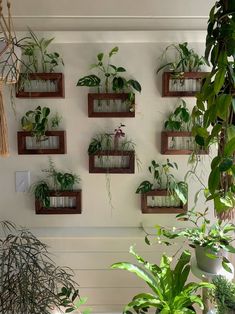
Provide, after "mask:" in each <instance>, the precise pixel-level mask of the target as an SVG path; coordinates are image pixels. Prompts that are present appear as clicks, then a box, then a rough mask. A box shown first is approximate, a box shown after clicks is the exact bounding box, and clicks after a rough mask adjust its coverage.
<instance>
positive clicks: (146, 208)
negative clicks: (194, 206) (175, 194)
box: [141, 190, 187, 214]
mask: <svg viewBox="0 0 235 314" xmlns="http://www.w3.org/2000/svg"><path fill="white" fill-rule="evenodd" d="M166 196H169V193H168V192H167V190H152V191H149V192H147V193H143V194H141V211H142V213H143V214H180V213H185V212H186V211H187V204H185V205H183V203H182V202H180V205H179V206H178V207H174V206H172V205H171V204H170V203H169V206H166V205H164V204H163V206H157V205H155V204H154V205H153V206H150V205H149V204H148V199H149V197H151V198H154V202H155V199H157V197H166Z"/></svg>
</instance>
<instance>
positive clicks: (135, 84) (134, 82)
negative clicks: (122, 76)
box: [127, 80, 141, 92]
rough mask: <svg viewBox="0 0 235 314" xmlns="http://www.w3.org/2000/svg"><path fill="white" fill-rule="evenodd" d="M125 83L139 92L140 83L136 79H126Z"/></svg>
mask: <svg viewBox="0 0 235 314" xmlns="http://www.w3.org/2000/svg"><path fill="white" fill-rule="evenodd" d="M127 84H128V85H130V86H132V87H133V88H134V89H135V90H137V92H141V85H140V83H139V82H138V81H136V80H129V81H127Z"/></svg>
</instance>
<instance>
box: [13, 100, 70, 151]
mask: <svg viewBox="0 0 235 314" xmlns="http://www.w3.org/2000/svg"><path fill="white" fill-rule="evenodd" d="M50 113H51V111H50V108H48V107H41V106H38V107H37V108H35V109H34V110H29V111H27V112H26V113H25V115H24V116H23V117H22V118H21V127H22V130H23V132H18V151H19V154H22V153H24V154H26V153H30V152H34V153H47V154H49V153H57V154H58V153H65V150H66V147H65V131H57V128H58V127H59V125H60V122H61V120H62V119H61V117H60V116H59V115H58V113H56V114H54V115H53V116H50Z"/></svg>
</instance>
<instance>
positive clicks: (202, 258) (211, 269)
mask: <svg viewBox="0 0 235 314" xmlns="http://www.w3.org/2000/svg"><path fill="white" fill-rule="evenodd" d="M207 254H213V255H216V256H217V258H216V259H214V258H210V257H209V256H207ZM195 255H196V260H197V265H198V267H199V268H200V269H201V270H203V271H206V272H207V273H212V274H219V273H220V272H221V270H222V269H223V265H222V261H223V257H226V258H228V252H227V251H225V250H222V249H221V250H220V251H219V252H214V251H212V250H211V249H209V248H207V247H203V246H199V245H198V246H196V248H195Z"/></svg>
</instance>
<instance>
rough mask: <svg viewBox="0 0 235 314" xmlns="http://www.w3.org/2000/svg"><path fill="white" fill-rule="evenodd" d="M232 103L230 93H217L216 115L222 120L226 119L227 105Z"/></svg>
mask: <svg viewBox="0 0 235 314" xmlns="http://www.w3.org/2000/svg"><path fill="white" fill-rule="evenodd" d="M231 103H232V96H231V95H226V94H223V95H219V96H218V97H217V100H216V109H217V111H216V113H217V116H218V117H220V118H221V119H223V120H226V118H227V115H228V110H229V106H230V105H231Z"/></svg>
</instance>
